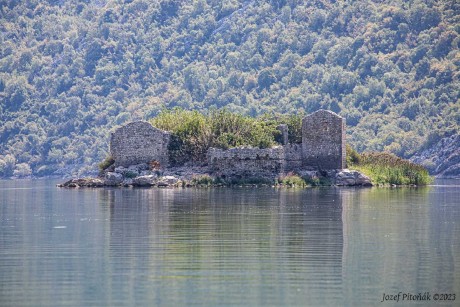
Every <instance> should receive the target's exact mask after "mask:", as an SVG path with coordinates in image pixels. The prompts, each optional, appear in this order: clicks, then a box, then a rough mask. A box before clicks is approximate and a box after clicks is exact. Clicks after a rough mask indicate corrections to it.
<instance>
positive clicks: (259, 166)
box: [110, 110, 346, 178]
mask: <svg viewBox="0 0 460 307" xmlns="http://www.w3.org/2000/svg"><path fill="white" fill-rule="evenodd" d="M278 129H279V130H280V132H281V138H280V143H281V144H283V145H282V146H277V147H273V148H265V149H261V148H251V147H240V148H232V149H229V150H221V149H216V148H210V149H209V150H208V153H207V161H208V168H209V170H210V171H211V172H212V173H214V174H216V175H219V176H223V177H226V176H228V177H235V176H236V177H240V178H242V177H267V176H268V175H279V174H283V173H286V172H289V171H299V170H332V169H343V168H345V154H346V151H345V121H344V119H343V118H342V117H340V116H338V115H337V114H335V113H334V112H331V111H326V110H319V111H316V112H314V113H312V114H310V115H308V116H306V117H305V118H304V119H303V120H302V143H301V144H290V143H289V142H288V129H287V125H280V126H279V127H278ZM169 141H170V133H169V132H166V131H162V130H159V129H157V128H154V127H153V126H152V125H150V124H149V123H147V122H142V121H139V122H133V123H130V124H128V125H126V126H123V127H121V128H118V129H117V130H116V131H115V132H113V133H112V135H111V139H110V152H111V154H112V157H113V158H114V160H115V166H125V167H127V166H129V165H135V164H139V163H149V162H152V161H158V162H159V163H160V165H161V167H162V168H167V167H168V166H169V163H168V161H169V159H168V144H169Z"/></svg>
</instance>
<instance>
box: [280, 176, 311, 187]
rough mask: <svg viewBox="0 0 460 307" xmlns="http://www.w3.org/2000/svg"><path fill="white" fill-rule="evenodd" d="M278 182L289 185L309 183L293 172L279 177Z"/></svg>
mask: <svg viewBox="0 0 460 307" xmlns="http://www.w3.org/2000/svg"><path fill="white" fill-rule="evenodd" d="M278 183H281V184H283V185H285V186H289V187H305V186H306V185H307V182H305V180H304V179H302V178H301V177H300V176H298V175H295V174H293V173H288V174H287V175H285V176H281V177H280V178H278Z"/></svg>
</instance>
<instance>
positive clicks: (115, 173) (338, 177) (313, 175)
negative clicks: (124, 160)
mask: <svg viewBox="0 0 460 307" xmlns="http://www.w3.org/2000/svg"><path fill="white" fill-rule="evenodd" d="M286 176H296V177H300V178H302V180H303V181H304V182H305V183H306V185H307V186H372V182H371V179H370V178H369V177H367V176H366V175H364V174H362V173H360V172H358V171H354V170H348V169H342V170H328V171H315V170H304V171H299V172H298V173H296V174H293V173H289V174H286V175H285V176H284V177H283V176H276V175H273V176H270V177H268V176H266V177H258V178H250V177H241V178H239V177H237V178H225V176H221V175H220V174H214V173H212V172H211V171H210V170H209V169H208V167H206V166H186V167H174V168H168V169H165V170H158V169H151V168H150V167H149V165H148V164H147V163H142V164H137V165H131V166H129V167H123V166H119V167H116V168H111V169H108V170H107V171H105V172H104V173H102V174H100V176H99V177H88V178H76V179H70V180H68V181H66V182H64V183H62V184H58V185H57V186H58V187H64V188H79V187H91V188H98V187H143V188H149V187H160V188H161V187H194V186H231V185H264V186H266V185H270V186H272V185H277V186H278V185H279V186H296V184H289V183H283V182H282V181H281V180H280V178H286Z"/></svg>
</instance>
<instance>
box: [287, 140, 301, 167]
mask: <svg viewBox="0 0 460 307" xmlns="http://www.w3.org/2000/svg"><path fill="white" fill-rule="evenodd" d="M283 150H284V162H285V165H284V170H285V171H286V172H290V171H295V170H299V169H301V168H302V144H287V145H284V146H283Z"/></svg>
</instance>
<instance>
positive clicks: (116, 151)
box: [110, 121, 171, 167]
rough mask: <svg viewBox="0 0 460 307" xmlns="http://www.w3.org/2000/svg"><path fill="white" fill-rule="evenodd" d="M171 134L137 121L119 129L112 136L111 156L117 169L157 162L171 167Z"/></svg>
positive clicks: (162, 165)
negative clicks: (169, 146)
mask: <svg viewBox="0 0 460 307" xmlns="http://www.w3.org/2000/svg"><path fill="white" fill-rule="evenodd" d="M170 136H171V135H170V133H169V132H166V131H163V130H160V129H157V128H155V127H153V126H152V125H151V124H150V123H148V122H144V121H137V122H132V123H129V124H127V125H125V126H123V127H120V128H118V129H117V130H115V131H114V132H113V133H111V135H110V154H111V155H112V158H113V159H114V160H115V167H118V166H124V167H128V166H130V165H136V164H140V163H151V162H157V163H159V165H160V166H161V167H168V166H169V157H168V145H169V140H170Z"/></svg>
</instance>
